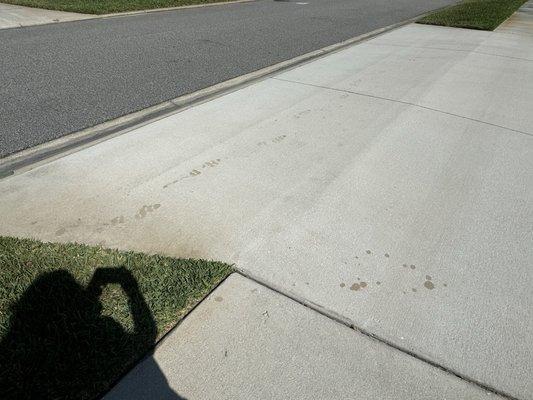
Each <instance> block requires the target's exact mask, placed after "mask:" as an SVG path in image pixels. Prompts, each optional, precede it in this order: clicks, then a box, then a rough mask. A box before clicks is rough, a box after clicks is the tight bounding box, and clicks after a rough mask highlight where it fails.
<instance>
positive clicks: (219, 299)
mask: <svg viewBox="0 0 533 400" xmlns="http://www.w3.org/2000/svg"><path fill="white" fill-rule="evenodd" d="M222 300H224V299H223V298H222V297H220V296H217V297H215V301H218V302H219V303H220V302H221V301H222Z"/></svg>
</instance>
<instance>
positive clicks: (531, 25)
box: [497, 0, 533, 35]
mask: <svg viewBox="0 0 533 400" xmlns="http://www.w3.org/2000/svg"><path fill="white" fill-rule="evenodd" d="M497 30H498V32H505V33H510V34H512V33H518V34H520V35H533V0H529V1H527V2H525V3H524V4H523V5H522V6H521V7H520V8H519V9H518V10H517V11H516V12H515V13H514V14H513V15H511V17H510V18H509V19H508V20H507V21H505V22H504V23H503V24H501V25H500V26H499V27H498V28H497Z"/></svg>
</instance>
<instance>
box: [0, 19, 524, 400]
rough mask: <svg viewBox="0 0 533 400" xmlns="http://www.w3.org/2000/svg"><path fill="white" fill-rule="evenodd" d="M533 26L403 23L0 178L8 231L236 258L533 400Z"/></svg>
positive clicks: (267, 277) (298, 293) (379, 333)
mask: <svg viewBox="0 0 533 400" xmlns="http://www.w3.org/2000/svg"><path fill="white" fill-rule="evenodd" d="M532 38H533V36H531V35H525V34H524V35H522V34H519V33H518V34H517V33H516V32H510V33H509V32H506V31H505V30H503V31H498V32H477V31H467V30H460V29H450V28H442V27H431V26H422V25H409V26H406V27H404V28H401V29H399V30H396V31H394V32H391V33H388V34H385V35H383V36H380V37H378V38H375V39H373V40H370V41H367V42H365V43H362V44H359V45H357V46H353V47H351V48H348V49H346V50H344V51H340V52H338V53H335V54H332V55H330V56H327V57H324V58H322V59H320V60H317V61H314V62H311V63H309V64H306V65H303V66H301V67H299V68H296V69H293V70H291V71H289V72H285V73H282V74H280V75H277V76H275V77H273V78H270V79H266V80H263V81H261V82H258V83H256V84H254V85H251V86H248V87H246V88H244V89H242V90H239V91H236V92H233V93H231V94H229V95H226V96H224V97H220V98H218V99H215V100H213V101H210V102H207V103H204V104H201V105H199V106H196V107H193V108H191V109H189V110H186V111H184V112H181V113H177V114H175V115H172V116H170V117H167V118H164V119H161V120H159V121H157V122H155V123H152V124H149V125H146V126H143V127H140V128H138V129H135V130H133V131H131V132H129V133H127V134H125V135H122V136H119V137H116V138H113V139H110V140H108V141H106V142H103V143H100V144H98V145H95V146H93V147H90V148H88V149H85V150H83V151H80V152H77V153H74V154H71V155H68V156H66V157H64V158H61V159H58V160H56V161H53V162H51V163H48V164H46V165H43V166H41V167H38V168H35V169H33V170H31V171H29V172H27V173H24V174H20V175H17V176H13V177H10V178H6V179H4V180H2V181H1V182H0V204H1V207H2V210H1V211H2V224H1V230H0V232H1V233H2V234H8V235H18V236H30V237H37V238H40V239H43V240H53V241H80V242H85V243H91V244H102V245H105V246H110V247H118V248H122V249H135V250H142V251H147V252H160V253H165V254H170V255H174V256H180V257H202V258H214V259H218V260H223V261H228V262H233V263H236V266H237V267H238V268H239V269H241V270H242V271H244V272H245V273H247V274H249V275H250V276H253V277H254V278H256V279H258V280H260V281H262V282H265V283H266V284H267V285H268V286H270V287H272V288H276V289H277V290H279V291H280V292H282V293H285V294H287V295H289V296H291V297H293V298H295V299H299V301H301V302H302V303H305V304H308V305H310V306H311V307H313V308H315V309H317V310H320V311H321V312H322V313H324V314H326V315H330V316H332V317H335V318H338V319H339V320H341V321H344V322H345V323H346V324H348V325H353V326H355V327H357V328H358V329H360V330H362V331H363V332H366V333H368V334H370V335H372V336H374V337H377V338H379V340H381V341H382V342H385V343H388V344H389V345H391V346H393V347H395V348H397V349H400V350H402V351H403V352H404V353H408V354H412V355H415V356H416V357H417V358H418V359H420V360H424V361H426V362H429V363H431V364H433V365H438V366H440V367H441V368H443V369H445V370H446V371H448V372H451V373H453V374H456V375H458V376H460V377H462V378H463V379H465V380H467V381H468V382H474V383H477V384H479V385H481V386H482V387H486V388H490V389H491V390H493V391H495V392H498V393H500V394H505V395H507V396H509V397H511V398H519V399H523V400H525V399H531V398H532V397H533V380H532V379H531V377H532V376H533V291H532V289H531V288H532V287H533V270H532V269H531V265H532V263H533V246H532V243H533V229H532V228H533V185H532V183H533V137H532V136H533V130H532V127H533V115H532V114H531V107H530V105H531V104H533V67H532V66H533V46H532V44H533V42H532V40H533V39H532ZM331 340H333V341H334V340H335V338H334V337H333V338H332V339H331ZM295 357H297V355H295ZM244 397H245V396H244ZM437 397H438V396H437ZM465 398H468V397H465Z"/></svg>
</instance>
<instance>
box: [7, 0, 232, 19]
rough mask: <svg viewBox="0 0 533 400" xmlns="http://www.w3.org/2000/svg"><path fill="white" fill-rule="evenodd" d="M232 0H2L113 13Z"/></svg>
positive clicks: (80, 11)
mask: <svg viewBox="0 0 533 400" xmlns="http://www.w3.org/2000/svg"><path fill="white" fill-rule="evenodd" d="M231 1H232V0H94V1H88V0H2V3H5V4H14V5H19V6H26V7H34V8H44V9H47V10H56V11H68V12H75V13H82V14H96V15H101V14H111V13H120V12H126V11H140V10H152V9H157V8H168V7H182V6H193V5H201V4H211V3H227V2H231Z"/></svg>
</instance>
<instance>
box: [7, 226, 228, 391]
mask: <svg viewBox="0 0 533 400" xmlns="http://www.w3.org/2000/svg"><path fill="white" fill-rule="evenodd" d="M231 272H232V268H231V267H230V266H229V265H227V264H223V263H219V262H212V261H198V260H187V259H174V258H169V257H162V256H157V255H155V256H150V255H145V254H140V253H133V252H120V251H115V250H108V249H103V248H100V247H90V246H84V245H78V244H50V243H41V242H37V241H33V240H25V239H16V238H9V237H1V236H0V339H1V342H0V393H2V395H1V397H2V399H30V398H33V399H91V398H95V397H96V396H98V395H99V394H102V393H103V392H105V391H106V390H107V389H108V388H109V387H110V385H112V384H113V383H114V382H116V380H117V379H119V378H120V377H121V376H122V374H124V373H125V372H126V371H127V370H128V369H129V368H130V367H131V366H132V365H133V364H134V363H135V362H136V361H138V360H139V359H140V358H141V357H142V356H143V355H145V354H146V353H147V352H148V351H149V350H150V349H151V348H153V346H154V344H155V342H156V341H157V339H158V338H160V337H161V336H162V335H164V334H165V333H166V332H167V331H168V330H169V329H170V328H171V327H172V326H174V325H175V324H176V323H177V322H178V321H179V320H180V319H181V318H182V317H183V316H184V315H185V313H186V312H187V311H189V310H190V309H191V308H192V307H193V306H194V305H195V304H196V303H197V302H198V301H200V300H201V299H202V298H203V297H204V296H205V295H206V294H208V293H209V292H210V291H211V290H212V289H213V288H214V287H215V286H216V285H217V284H218V283H219V282H221V281H222V280H223V279H224V278H225V277H226V276H228V275H229V274H230V273H231ZM160 379H162V380H163V381H164V377H163V375H162V374H161V376H160Z"/></svg>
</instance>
